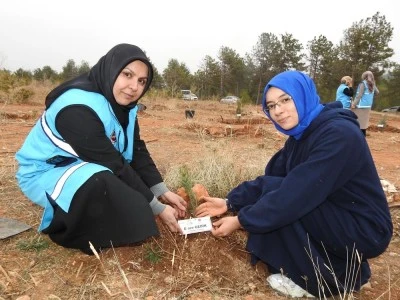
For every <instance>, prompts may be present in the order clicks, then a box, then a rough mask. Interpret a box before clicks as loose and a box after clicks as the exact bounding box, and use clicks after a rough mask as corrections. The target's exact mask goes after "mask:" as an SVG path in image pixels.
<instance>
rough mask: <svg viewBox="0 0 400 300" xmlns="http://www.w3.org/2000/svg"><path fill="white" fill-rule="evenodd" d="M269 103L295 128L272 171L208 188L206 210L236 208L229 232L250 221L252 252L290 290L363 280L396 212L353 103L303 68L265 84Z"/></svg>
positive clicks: (314, 292)
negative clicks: (216, 193)
mask: <svg viewBox="0 0 400 300" xmlns="http://www.w3.org/2000/svg"><path fill="white" fill-rule="evenodd" d="M262 99H263V103H262V104H263V109H264V112H265V113H266V115H267V117H268V118H269V119H270V120H271V121H272V122H273V124H274V125H275V128H276V129H277V130H279V131H280V132H282V133H284V134H286V135H288V136H289V138H288V140H287V141H286V143H285V145H284V147H283V148H282V149H281V150H279V151H278V152H277V153H276V154H275V155H274V156H273V157H272V158H271V160H270V161H269V162H268V164H267V166H266V169H265V174H264V175H262V176H259V177H257V178H256V179H254V180H252V181H246V182H243V183H242V184H240V185H239V186H237V187H236V188H234V189H233V190H232V191H231V192H230V193H229V194H228V196H227V199H220V198H213V197H205V198H204V201H205V202H204V203H203V204H201V205H199V207H198V208H197V215H198V216H206V215H208V216H218V215H221V214H223V213H225V212H227V211H228V210H229V211H231V212H234V213H236V214H234V215H233V216H226V217H223V218H221V219H219V220H217V221H215V222H214V223H213V226H214V228H213V230H212V233H213V234H214V235H215V236H219V237H223V236H227V235H229V234H231V233H232V232H233V231H235V230H237V229H239V228H243V229H245V230H246V231H248V233H249V236H248V241H247V249H248V250H249V252H250V253H251V256H252V262H253V263H256V262H257V261H258V260H261V261H262V262H264V263H265V264H266V265H267V266H268V270H269V273H270V275H269V277H268V278H267V281H268V283H269V284H270V286H271V287H272V288H273V289H275V290H278V291H279V292H281V293H283V294H285V295H288V296H291V297H302V296H307V297H313V296H315V297H323V296H324V295H325V296H328V297H329V296H331V295H336V294H339V293H343V292H344V291H354V290H359V289H360V287H361V286H362V285H364V284H365V283H367V282H368V280H369V278H370V276H371V272H370V268H369V264H368V261H367V260H368V259H370V258H373V257H376V256H378V255H380V254H381V253H383V252H384V251H385V249H386V248H387V246H388V244H389V242H390V240H391V237H392V233H393V226H392V221H391V216H390V212H389V208H388V204H387V201H386V197H385V194H384V191H383V189H382V186H381V184H380V180H379V176H378V173H377V170H376V167H375V165H374V162H373V160H372V156H371V153H370V150H369V148H368V145H367V143H366V140H365V138H364V136H363V135H362V133H361V131H360V129H359V125H358V122H357V120H356V117H355V115H354V113H353V112H351V111H350V110H346V109H343V108H341V105H340V103H338V102H333V103H330V104H326V105H323V104H321V103H320V99H319V96H318V93H317V91H316V88H315V85H314V82H313V81H312V80H311V78H310V77H308V76H307V75H305V74H303V73H301V72H298V71H286V72H283V73H280V74H278V75H276V76H275V77H274V78H272V79H271V81H270V82H269V83H268V84H267V85H266V87H265V89H264V95H263V98H262Z"/></svg>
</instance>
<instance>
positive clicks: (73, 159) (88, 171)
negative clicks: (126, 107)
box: [16, 89, 137, 231]
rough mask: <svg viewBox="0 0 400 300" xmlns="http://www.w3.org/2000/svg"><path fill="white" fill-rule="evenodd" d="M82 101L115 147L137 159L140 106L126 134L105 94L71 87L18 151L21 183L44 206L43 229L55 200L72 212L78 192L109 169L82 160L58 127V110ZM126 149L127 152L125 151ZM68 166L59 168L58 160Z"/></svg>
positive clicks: (31, 198) (54, 104)
mask: <svg viewBox="0 0 400 300" xmlns="http://www.w3.org/2000/svg"><path fill="white" fill-rule="evenodd" d="M76 104H81V105H85V106H88V107H90V108H91V109H92V110H93V111H94V112H95V113H96V114H97V115H98V117H99V119H100V120H101V121H102V122H103V125H104V130H105V134H106V135H107V136H108V137H109V138H110V141H111V142H112V143H113V145H114V147H115V149H116V150H117V151H119V152H120V153H121V154H122V155H123V157H124V158H125V159H126V160H127V161H128V162H131V161H132V159H133V142H134V129H135V128H134V127H135V119H136V113H137V107H135V108H134V109H132V110H131V111H130V113H129V125H128V127H127V129H126V134H127V141H128V142H127V143H128V144H127V146H126V147H125V133H124V130H123V128H122V126H121V125H120V124H119V122H118V120H117V118H116V116H115V114H114V113H113V111H112V109H111V106H110V104H109V102H108V101H107V99H105V98H104V96H102V95H101V94H97V93H93V92H86V91H83V90H79V89H71V90H68V91H66V92H65V93H63V94H62V95H61V96H60V97H58V98H57V100H56V101H55V102H53V103H52V105H51V106H50V107H49V108H48V109H47V110H45V111H44V113H43V115H42V116H41V118H40V119H39V120H38V121H37V122H36V124H35V125H34V127H33V128H32V130H31V131H30V133H29V134H28V136H27V138H26V139H25V142H24V144H23V145H22V147H21V149H20V150H19V151H18V152H17V153H16V159H17V161H18V164H19V168H18V171H17V174H16V178H17V180H18V184H19V186H20V188H21V190H22V192H23V193H24V194H25V196H26V197H27V198H29V199H30V200H31V201H33V202H34V203H36V204H38V205H40V206H41V207H43V208H44V212H43V216H42V221H41V224H40V226H39V231H42V230H43V229H45V228H47V227H48V226H49V225H50V223H51V220H52V219H53V215H54V209H53V206H52V202H53V201H55V202H56V203H57V205H58V206H59V207H60V208H61V209H63V210H64V211H65V212H68V210H69V207H70V204H71V200H72V198H73V196H74V194H75V192H76V191H77V190H78V189H79V188H80V187H81V186H82V184H84V183H85V182H86V181H87V180H88V179H89V178H90V177H91V176H92V175H93V174H95V173H97V172H101V171H105V170H108V171H110V172H111V170H109V169H108V168H106V167H104V166H102V165H98V164H95V163H89V162H86V161H83V160H82V159H80V157H79V156H78V155H77V153H75V151H74V150H73V149H72V147H71V145H69V144H68V143H66V142H65V141H64V139H63V138H62V137H61V135H60V134H59V132H58V131H57V129H56V127H55V120H56V116H57V115H58V113H59V112H60V111H61V110H62V109H63V108H65V107H67V106H69V105H76ZM124 149H125V151H124ZM60 161H62V162H66V163H65V164H66V165H65V166H59V165H57V167H55V164H56V163H57V162H60Z"/></svg>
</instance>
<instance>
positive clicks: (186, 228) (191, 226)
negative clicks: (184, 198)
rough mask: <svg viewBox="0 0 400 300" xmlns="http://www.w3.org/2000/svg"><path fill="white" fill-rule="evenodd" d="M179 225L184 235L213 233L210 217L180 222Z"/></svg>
mask: <svg viewBox="0 0 400 300" xmlns="http://www.w3.org/2000/svg"><path fill="white" fill-rule="evenodd" d="M178 224H179V226H180V227H181V229H182V231H183V234H191V233H196V232H203V231H211V228H212V225H211V219H210V217H202V218H193V219H186V220H178Z"/></svg>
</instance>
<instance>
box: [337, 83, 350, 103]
mask: <svg viewBox="0 0 400 300" xmlns="http://www.w3.org/2000/svg"><path fill="white" fill-rule="evenodd" d="M345 88H348V86H347V85H345V84H344V83H342V84H341V85H339V87H338V89H337V91H336V101H340V102H342V104H343V108H347V109H350V106H351V101H350V96H347V95H345V94H343V91H344V89H345Z"/></svg>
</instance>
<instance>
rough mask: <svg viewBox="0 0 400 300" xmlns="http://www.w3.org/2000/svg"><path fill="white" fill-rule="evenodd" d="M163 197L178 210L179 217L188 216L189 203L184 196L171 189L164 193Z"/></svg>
mask: <svg viewBox="0 0 400 300" xmlns="http://www.w3.org/2000/svg"><path fill="white" fill-rule="evenodd" d="M160 197H161V199H162V200H163V201H165V202H167V203H168V204H171V206H172V207H173V208H175V209H176V210H177V213H178V217H179V218H184V217H185V216H186V207H187V203H186V201H185V200H183V198H182V197H181V196H179V195H177V194H175V193H173V192H171V191H168V192H166V193H164V194H162V195H161V196H160Z"/></svg>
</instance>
